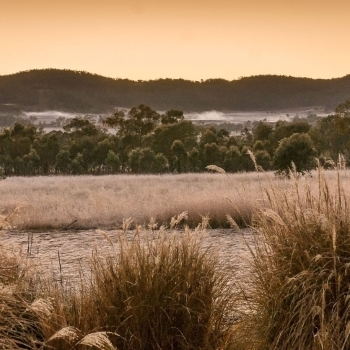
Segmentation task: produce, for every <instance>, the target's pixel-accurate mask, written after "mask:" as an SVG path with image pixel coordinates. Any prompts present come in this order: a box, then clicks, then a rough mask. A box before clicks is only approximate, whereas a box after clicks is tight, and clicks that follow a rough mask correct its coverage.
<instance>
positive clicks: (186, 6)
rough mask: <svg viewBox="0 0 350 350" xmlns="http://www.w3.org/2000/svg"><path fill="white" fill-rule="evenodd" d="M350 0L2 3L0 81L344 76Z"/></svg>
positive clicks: (12, 0) (52, 0)
mask: <svg viewBox="0 0 350 350" xmlns="http://www.w3.org/2000/svg"><path fill="white" fill-rule="evenodd" d="M349 14H350V0H332V1H331V0H201V1H194V0H177V1H173V0H142V1H141V0H0V44H1V46H0V47H1V52H0V54H1V59H0V63H1V64H0V75H5V74H10V73H15V72H18V71H22V70H27V69H34V68H67V69H76V70H86V71H89V72H92V73H97V74H101V75H104V76H109V77H113V78H129V79H135V80H137V79H144V80H148V79H158V78H184V79H191V80H200V79H209V78H224V79H228V80H232V79H237V78H238V77H240V76H250V75H256V74H284V75H292V76H304V77H312V78H333V77H340V76H344V75H346V74H350V69H349V63H350V24H349V19H348V17H349Z"/></svg>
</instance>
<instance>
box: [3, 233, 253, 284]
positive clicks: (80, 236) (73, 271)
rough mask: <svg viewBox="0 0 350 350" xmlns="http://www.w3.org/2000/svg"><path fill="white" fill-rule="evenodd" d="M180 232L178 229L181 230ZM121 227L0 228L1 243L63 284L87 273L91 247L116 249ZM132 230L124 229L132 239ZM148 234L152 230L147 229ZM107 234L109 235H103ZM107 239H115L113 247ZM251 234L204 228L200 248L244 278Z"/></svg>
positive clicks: (74, 280) (104, 252)
mask: <svg viewBox="0 0 350 350" xmlns="http://www.w3.org/2000/svg"><path fill="white" fill-rule="evenodd" d="M180 232H181V231H180ZM120 233H121V231H115V230H114V231H104V233H102V232H101V231H99V230H87V231H64V232H60V231H51V232H21V231H20V232H18V231H3V232H0V237H1V244H2V245H3V246H5V247H6V249H8V250H11V251H13V252H15V253H20V254H21V256H22V257H24V258H25V260H26V261H27V262H30V265H32V266H34V267H35V270H36V271H40V274H41V275H46V276H49V277H53V278H54V279H55V280H56V281H59V282H62V283H63V282H64V283H65V284H71V283H73V284H74V283H75V282H76V281H77V279H79V278H80V277H81V275H83V276H84V275H85V277H86V276H88V275H89V261H90V259H91V256H92V252H93V251H94V249H97V250H98V251H99V252H100V254H108V252H109V251H110V250H111V249H118V243H117V242H118V240H117V236H118V234H120ZM134 234H135V233H134V231H129V232H127V233H126V238H127V239H132V237H133V236H134ZM150 234H152V233H151V232H150ZM106 237H108V238H106ZM110 240H111V241H112V242H114V243H115V246H114V247H112V246H111V244H110ZM253 240H254V235H253V234H252V232H251V230H240V231H234V230H230V229H217V230H216V229H215V230H212V229H210V230H207V231H205V233H204V235H203V241H202V244H203V248H204V249H206V248H208V247H211V248H213V251H214V252H216V253H217V255H218V258H219V264H220V265H222V266H223V267H225V268H228V269H230V270H234V271H236V274H237V275H238V277H239V276H241V277H242V279H244V274H245V273H246V272H247V269H249V266H250V262H251V254H250V252H249V248H248V246H251V247H253Z"/></svg>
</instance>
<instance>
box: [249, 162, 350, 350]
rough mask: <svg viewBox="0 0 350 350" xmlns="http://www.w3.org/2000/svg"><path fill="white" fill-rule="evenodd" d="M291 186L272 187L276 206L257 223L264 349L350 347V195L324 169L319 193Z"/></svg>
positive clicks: (258, 318)
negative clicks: (332, 183) (287, 188)
mask: <svg viewBox="0 0 350 350" xmlns="http://www.w3.org/2000/svg"><path fill="white" fill-rule="evenodd" d="M338 175H339V174H338ZM338 179H339V178H338ZM291 181H292V183H293V185H294V186H293V188H292V190H290V191H280V190H277V189H275V188H273V187H271V188H268V189H266V198H267V201H268V204H269V208H262V209H261V210H260V211H258V215H257V216H256V219H255V224H256V227H257V229H258V231H259V233H260V234H261V236H260V239H259V240H258V241H257V243H256V250H255V253H253V255H254V268H255V276H254V278H255V279H254V291H253V303H255V307H256V309H255V316H254V318H253V320H254V322H255V326H256V328H257V329H259V330H260V331H259V334H258V335H257V338H260V343H259V347H258V348H259V349H271V350H274V349H276V350H277V349H278V350H283V349H286V350H287V349H288V350H293V349H295V350H296V349H315V350H316V349H324V350H330V349H339V350H340V349H349V348H350V337H349V335H350V304H349V295H350V294H349V281H350V212H349V198H348V197H347V196H346V195H345V193H344V190H343V188H342V185H341V181H340V179H339V180H338V182H337V185H336V186H335V187H332V188H330V186H329V185H328V182H327V181H326V179H325V175H324V172H323V171H322V169H321V168H320V169H319V170H318V188H317V189H316V190H315V189H314V190H312V189H311V187H310V186H309V184H307V183H305V182H301V181H300V180H298V179H297V177H296V176H295V174H294V175H293V176H292V180H291ZM301 183H303V185H301Z"/></svg>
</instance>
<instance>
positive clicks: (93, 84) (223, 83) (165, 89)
mask: <svg viewBox="0 0 350 350" xmlns="http://www.w3.org/2000/svg"><path fill="white" fill-rule="evenodd" d="M349 97H350V75H347V76H345V77H343V78H336V79H309V78H294V77H287V76H276V75H260V76H252V77H245V78H241V79H239V80H233V81H227V80H223V79H210V80H206V81H201V82H198V81H189V80H183V79H159V80H150V81H132V80H127V79H112V78H106V77H102V76H99V75H95V74H90V73H87V72H79V71H70V70H58V69H45V70H31V71H26V72H20V73H16V74H12V75H5V76H0V110H6V109H21V110H62V111H70V112H96V113H102V112H110V111H112V110H113V108H115V107H131V106H135V105H138V104H140V103H144V104H147V105H150V106H151V107H153V108H155V109H158V110H168V109H172V108H175V109H181V110H184V111H187V112H190V111H205V110H214V109H215V110H219V111H235V110H241V111H243V110H247V111H248V110H249V111H258V110H264V111H270V110H271V111H272V110H278V109H292V108H302V107H311V106H323V107H325V108H326V109H327V110H331V109H333V108H334V107H335V106H337V105H338V104H339V103H341V102H343V101H344V100H346V99H347V98H349Z"/></svg>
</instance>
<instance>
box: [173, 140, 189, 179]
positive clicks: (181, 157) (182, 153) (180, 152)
mask: <svg viewBox="0 0 350 350" xmlns="http://www.w3.org/2000/svg"><path fill="white" fill-rule="evenodd" d="M171 152H172V153H173V154H174V155H175V156H176V160H177V172H178V173H179V174H180V173H181V172H182V171H183V169H184V163H185V161H186V158H187V153H186V149H185V145H184V144H183V142H182V141H180V140H175V141H174V142H173V144H172V145H171Z"/></svg>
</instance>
